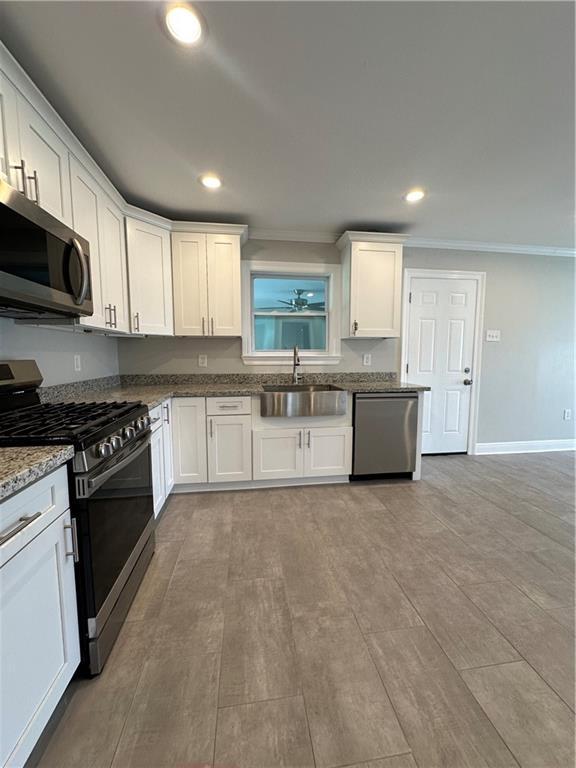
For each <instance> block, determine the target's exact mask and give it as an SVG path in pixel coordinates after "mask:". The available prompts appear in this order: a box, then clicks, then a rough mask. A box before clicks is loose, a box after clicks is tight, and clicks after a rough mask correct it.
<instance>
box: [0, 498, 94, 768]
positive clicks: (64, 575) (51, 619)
mask: <svg viewBox="0 0 576 768" xmlns="http://www.w3.org/2000/svg"><path fill="white" fill-rule="evenodd" d="M66 526H70V512H69V511H66V512H64V513H63V514H62V515H60V516H59V517H57V518H56V520H54V522H53V523H51V524H50V525H49V526H48V527H47V528H45V529H44V530H43V531H42V532H41V533H40V534H39V535H38V536H36V538H34V539H33V540H32V541H31V542H30V543H29V544H27V545H26V546H25V547H24V548H23V549H21V550H20V551H19V552H18V553H17V554H16V555H14V557H12V558H11V559H10V560H8V561H7V562H6V563H5V564H4V565H3V566H2V568H0V584H1V590H0V615H1V616H2V621H1V622H0V632H1V642H0V646H1V648H2V653H1V655H0V679H1V680H2V685H1V686H0V712H1V718H2V723H1V728H0V765H9V766H21V765H24V763H25V762H26V760H27V758H28V756H29V755H30V753H31V751H32V749H33V747H34V745H35V743H36V741H37V740H38V738H39V737H40V734H41V733H42V730H43V729H44V727H45V725H46V723H47V722H48V720H49V719H50V716H51V714H52V712H53V711H54V709H55V707H56V705H57V704H58V701H59V700H60V697H61V696H62V694H63V693H64V691H65V690H66V686H67V685H68V683H69V682H70V680H71V679H72V675H73V674H74V671H75V670H76V667H77V666H78V664H79V662H80V649H79V642H78V617H77V612H76V586H75V581H74V561H73V558H72V555H71V554H68V553H70V552H71V550H72V539H71V535H70V534H71V531H70V529H69V527H66Z"/></svg>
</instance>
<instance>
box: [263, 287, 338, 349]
mask: <svg viewBox="0 0 576 768" xmlns="http://www.w3.org/2000/svg"><path fill="white" fill-rule="evenodd" d="M328 280H329V278H328V277H310V276H308V275H306V276H301V275H258V274H253V275H252V323H253V338H254V350H255V351H264V350H266V351H281V350H285V349H291V348H292V347H293V346H294V345H297V346H298V347H300V349H310V350H315V351H320V352H325V351H326V350H327V347H328V309H329V308H328V306H327V297H328V295H329V291H328Z"/></svg>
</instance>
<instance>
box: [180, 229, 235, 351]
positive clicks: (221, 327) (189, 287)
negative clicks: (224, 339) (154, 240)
mask: <svg viewBox="0 0 576 768" xmlns="http://www.w3.org/2000/svg"><path fill="white" fill-rule="evenodd" d="M237 229H238V230H240V231H243V230H244V229H245V228H244V227H237ZM240 239H241V234H240V233H238V234H236V233H221V234H220V233H216V234H214V233H201V232H174V233H173V234H172V259H173V273H174V332H175V334H176V335H177V336H241V335H242V322H241V313H240V296H241V286H240Z"/></svg>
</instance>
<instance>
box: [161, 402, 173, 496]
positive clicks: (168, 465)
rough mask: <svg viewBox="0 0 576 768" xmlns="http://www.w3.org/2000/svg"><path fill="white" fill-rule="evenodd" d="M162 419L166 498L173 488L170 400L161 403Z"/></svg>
mask: <svg viewBox="0 0 576 768" xmlns="http://www.w3.org/2000/svg"><path fill="white" fill-rule="evenodd" d="M162 419H163V424H162V430H163V432H164V490H165V492H166V496H167V497H168V495H169V494H170V492H171V491H172V488H173V487H174V456H173V440H174V435H173V429H172V400H166V401H165V402H163V403H162Z"/></svg>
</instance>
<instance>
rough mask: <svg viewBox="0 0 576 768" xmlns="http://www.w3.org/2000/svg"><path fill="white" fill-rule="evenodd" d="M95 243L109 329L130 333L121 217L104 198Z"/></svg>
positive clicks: (123, 234)
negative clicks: (97, 243)
mask: <svg viewBox="0 0 576 768" xmlns="http://www.w3.org/2000/svg"><path fill="white" fill-rule="evenodd" d="M100 203H101V204H100V216H99V218H98V224H99V242H100V260H101V270H102V282H103V286H104V291H103V295H104V307H105V312H107V313H108V318H107V319H108V322H109V326H108V327H111V328H113V329H114V330H115V331H123V332H125V333H128V332H129V331H130V307H129V303H128V269H127V264H126V231H125V228H124V215H123V213H122V211H121V210H120V208H119V207H118V206H117V205H116V203H114V202H113V201H112V200H111V199H110V198H109V197H108V195H106V194H104V193H102V195H101V198H100Z"/></svg>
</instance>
